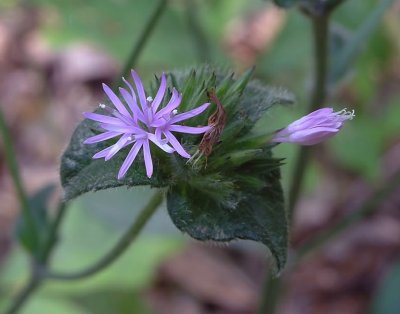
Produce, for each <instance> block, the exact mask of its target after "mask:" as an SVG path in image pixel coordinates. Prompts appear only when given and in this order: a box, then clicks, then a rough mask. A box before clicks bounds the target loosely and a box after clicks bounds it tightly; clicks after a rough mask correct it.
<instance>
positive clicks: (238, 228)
mask: <svg viewBox="0 0 400 314" xmlns="http://www.w3.org/2000/svg"><path fill="white" fill-rule="evenodd" d="M167 74H168V80H169V83H170V91H171V90H172V86H174V87H175V88H176V89H177V90H179V91H181V92H182V94H183V101H182V104H181V105H180V106H179V108H178V110H179V112H185V111H188V110H190V109H193V108H195V107H198V106H200V105H202V104H203V103H205V102H209V99H208V97H207V92H208V91H210V90H211V89H213V90H215V93H216V95H217V97H218V99H219V100H220V102H221V103H222V105H223V107H224V109H225V111H226V114H227V123H226V127H225V129H224V131H223V133H222V137H221V139H220V142H219V143H217V144H216V145H215V146H214V147H213V151H212V153H211V155H210V156H209V157H208V158H207V159H206V158H205V157H204V156H201V154H200V153H199V151H198V145H199V143H200V141H201V138H202V135H191V134H179V133H176V136H177V138H178V140H179V141H180V142H181V143H182V144H183V145H184V146H185V148H186V149H187V150H188V152H189V153H191V154H192V155H195V157H194V158H193V160H191V161H190V162H189V163H188V161H187V160H186V159H184V158H181V157H180V156H179V155H177V154H166V153H164V152H162V151H160V150H159V149H158V148H157V147H155V146H154V145H153V146H152V157H153V162H154V175H153V177H152V178H151V179H149V178H147V177H146V174H145V169H144V163H143V157H142V155H141V153H140V154H139V156H138V159H137V160H136V161H135V162H134V164H133V166H132V167H131V169H130V170H129V171H128V173H127V175H126V177H125V179H124V180H117V178H116V176H117V173H118V170H119V167H120V166H121V164H122V162H123V160H124V158H125V157H126V154H127V151H128V149H125V150H123V151H122V152H120V153H118V154H117V155H116V156H115V157H114V158H113V159H111V160H110V161H107V162H105V161H103V160H93V159H92V156H93V155H94V154H95V153H96V152H98V151H100V150H101V149H103V148H104V147H106V146H108V145H112V143H113V142H115V140H114V141H113V140H110V141H109V143H106V144H104V143H101V144H98V145H84V144H82V142H83V141H84V140H85V139H86V138H88V137H89V136H91V135H94V134H96V133H97V131H96V128H97V127H96V124H95V123H92V122H89V121H84V122H82V123H81V124H80V125H79V126H78V128H77V130H76V131H75V133H74V135H73V137H72V140H71V143H70V145H69V147H68V148H67V151H66V152H65V153H64V155H63V158H62V165H61V177H62V184H63V186H64V189H65V198H66V199H71V198H74V197H77V196H79V195H80V194H82V193H85V192H88V191H96V190H100V189H106V188H111V187H117V186H121V185H125V186H136V185H150V186H154V187H168V210H169V213H170V216H171V218H172V220H173V222H174V223H175V225H176V226H177V227H178V228H179V229H180V230H181V231H183V232H185V233H188V234H189V235H191V236H192V237H194V238H196V239H199V240H207V241H219V242H221V241H223V242H226V241H230V240H234V239H250V240H255V241H260V242H262V243H264V244H266V245H267V246H268V247H269V248H270V250H271V252H272V253H273V255H274V257H275V258H276V262H277V263H276V265H277V268H278V270H280V269H281V268H282V267H283V265H284V263H285V259H286V247H287V222H286V215H285V211H284V206H283V193H282V190H281V185H280V173H279V166H280V162H281V161H280V160H277V159H274V158H273V157H272V153H271V150H270V148H271V146H269V145H268V141H269V139H270V135H269V134H261V135H260V134H253V133H252V128H253V126H254V125H255V123H256V122H257V121H258V120H259V119H260V118H261V116H262V115H263V113H264V112H266V111H267V110H269V109H270V108H271V107H272V106H274V105H276V104H287V103H292V102H293V96H292V95H291V94H289V93H288V92H286V91H284V90H282V89H276V88H271V87H266V86H263V85H262V84H261V83H259V82H255V81H250V78H251V75H252V70H250V71H248V72H246V73H244V74H243V75H242V76H241V77H239V78H238V79H235V78H234V76H233V75H232V73H230V72H227V71H222V70H218V71H216V70H215V69H213V68H212V67H210V66H204V67H201V68H199V69H196V70H187V71H174V72H171V73H167ZM158 80H159V79H158V78H156V81H155V83H154V84H151V88H150V89H149V90H148V94H149V95H155V93H156V90H157V87H158ZM215 110H216V105H215V104H212V105H211V106H210V107H209V109H208V110H207V111H206V112H204V113H203V114H201V115H199V116H196V117H194V118H192V119H190V120H188V121H187V122H186V123H185V124H187V125H190V126H198V125H207V124H208V118H209V117H210V115H211V114H212V113H213V112H214V111H215ZM196 156H200V157H199V158H197V157H196Z"/></svg>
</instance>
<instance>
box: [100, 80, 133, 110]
mask: <svg viewBox="0 0 400 314" xmlns="http://www.w3.org/2000/svg"><path fill="white" fill-rule="evenodd" d="M103 90H104V92H105V93H106V94H107V96H108V98H110V100H111V102H112V103H113V105H114V106H115V108H117V110H118V111H119V112H120V113H121V114H122V115H124V116H127V117H130V116H131V115H130V113H129V112H128V110H126V108H125V106H124V104H123V103H122V102H121V100H119V98H118V97H117V95H115V94H114V92H113V91H112V90H111V88H109V87H108V86H107V85H106V84H104V83H103Z"/></svg>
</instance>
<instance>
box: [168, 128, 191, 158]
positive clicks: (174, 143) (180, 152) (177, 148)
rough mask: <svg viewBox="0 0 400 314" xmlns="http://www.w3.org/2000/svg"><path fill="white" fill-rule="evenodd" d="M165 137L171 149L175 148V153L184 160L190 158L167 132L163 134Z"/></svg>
mask: <svg viewBox="0 0 400 314" xmlns="http://www.w3.org/2000/svg"><path fill="white" fill-rule="evenodd" d="M165 136H166V137H167V138H168V140H169V142H170V143H171V145H172V147H173V148H175V150H176V152H177V153H178V154H179V155H181V156H182V157H185V158H190V155H189V154H188V152H187V151H186V150H185V149H184V148H183V146H182V145H181V144H180V143H179V141H178V140H177V139H176V137H175V136H174V135H173V134H172V133H171V132H169V131H167V132H165Z"/></svg>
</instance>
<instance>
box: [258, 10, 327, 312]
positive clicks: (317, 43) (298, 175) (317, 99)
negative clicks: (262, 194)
mask: <svg viewBox="0 0 400 314" xmlns="http://www.w3.org/2000/svg"><path fill="white" fill-rule="evenodd" d="M311 18H312V26H313V34H314V51H315V52H314V53H315V60H316V64H315V74H314V76H315V77H314V87H313V90H312V95H311V101H310V104H309V108H308V111H309V112H310V111H313V110H315V109H317V108H318V107H319V106H320V105H322V103H323V102H324V101H325V97H326V78H327V71H328V69H327V67H328V37H329V36H328V31H329V15H322V16H312V17H311ZM309 154H310V152H309V149H308V148H306V147H301V148H300V151H299V153H298V156H297V159H296V162H295V170H294V172H293V178H292V181H291V184H292V185H291V187H290V189H289V206H288V215H289V221H291V218H292V216H293V212H294V208H295V206H296V203H297V200H298V198H299V194H300V192H301V187H302V184H303V181H304V174H305V170H306V167H307V165H308V161H309ZM267 276H268V277H267V278H266V284H265V287H264V290H263V293H262V296H263V300H262V304H261V307H260V313H268V314H273V313H275V311H276V306H277V304H278V301H279V296H280V291H281V285H282V279H281V278H273V277H272V275H270V274H268V275H267Z"/></svg>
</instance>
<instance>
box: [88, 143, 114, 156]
mask: <svg viewBox="0 0 400 314" xmlns="http://www.w3.org/2000/svg"><path fill="white" fill-rule="evenodd" d="M111 149H112V146H110V147H107V148H105V149H103V150H101V151H99V152H97V153H96V154H94V155H93V157H92V158H93V159H99V158H104V157H106V156H107V154H108V152H109V151H110V150H111Z"/></svg>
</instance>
